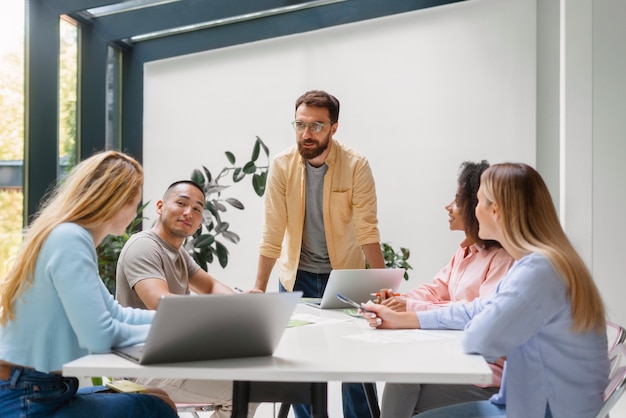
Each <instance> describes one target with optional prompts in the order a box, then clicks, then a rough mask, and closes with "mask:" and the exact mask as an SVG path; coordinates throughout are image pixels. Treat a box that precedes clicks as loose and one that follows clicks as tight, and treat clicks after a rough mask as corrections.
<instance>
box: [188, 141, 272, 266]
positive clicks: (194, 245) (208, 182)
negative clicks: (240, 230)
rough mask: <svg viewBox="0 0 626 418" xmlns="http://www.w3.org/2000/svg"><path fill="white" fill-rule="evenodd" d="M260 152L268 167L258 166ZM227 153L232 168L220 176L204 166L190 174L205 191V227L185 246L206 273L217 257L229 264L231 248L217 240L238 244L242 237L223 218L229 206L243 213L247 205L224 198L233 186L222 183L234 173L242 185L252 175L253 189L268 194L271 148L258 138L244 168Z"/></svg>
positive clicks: (225, 168) (235, 178) (233, 175)
mask: <svg viewBox="0 0 626 418" xmlns="http://www.w3.org/2000/svg"><path fill="white" fill-rule="evenodd" d="M261 151H263V154H265V159H266V161H267V162H266V164H265V165H258V163H257V161H258V159H259V156H260V154H261ZM225 154H226V159H227V160H228V162H229V164H230V166H227V167H224V168H223V169H222V171H220V173H219V175H218V176H217V177H213V175H212V174H211V171H210V170H209V169H208V168H206V167H204V166H202V170H199V169H194V170H193V172H192V173H191V180H192V181H194V182H196V183H197V184H199V185H200V187H202V189H203V190H204V194H205V195H206V202H205V205H204V208H205V211H204V216H203V221H202V225H201V227H200V229H198V231H196V233H195V234H194V235H193V236H191V237H189V238H187V240H186V241H185V244H184V246H185V249H187V251H188V252H189V254H190V255H191V256H192V257H193V258H194V260H196V262H197V263H198V264H199V265H200V267H202V268H203V269H204V270H205V271H206V270H207V269H208V265H209V264H211V263H212V262H213V261H214V260H215V257H217V260H218V261H219V263H220V266H222V267H226V265H227V264H228V249H227V248H226V246H225V245H224V244H223V243H222V242H221V241H219V240H218V237H220V236H221V238H223V239H225V240H227V241H230V242H232V243H233V244H238V243H239V235H238V234H237V233H235V232H233V231H231V230H230V224H229V223H228V222H226V221H225V220H224V219H223V216H222V215H223V213H224V212H226V211H227V208H228V206H230V207H232V208H235V209H239V210H243V209H244V205H243V203H241V201H240V200H239V199H236V198H234V197H226V198H224V197H222V193H223V192H224V191H225V190H226V189H228V188H229V187H230V185H224V184H221V183H220V181H221V180H222V179H224V178H225V177H226V176H228V174H229V173H231V172H232V176H231V180H232V182H233V183H239V182H240V181H242V180H243V179H244V178H245V177H246V176H248V175H250V176H252V188H253V189H254V191H255V193H256V194H257V195H258V196H263V194H264V193H265V183H266V182H267V171H268V169H269V149H268V148H267V146H266V145H265V144H264V143H263V141H262V140H261V138H259V137H258V136H257V137H256V141H255V142H254V146H253V148H252V155H251V156H250V160H249V161H248V162H246V163H245V164H243V165H241V166H238V165H237V159H236V158H235V155H234V154H233V153H232V152H230V151H226V153H225ZM227 205H228V206H227Z"/></svg>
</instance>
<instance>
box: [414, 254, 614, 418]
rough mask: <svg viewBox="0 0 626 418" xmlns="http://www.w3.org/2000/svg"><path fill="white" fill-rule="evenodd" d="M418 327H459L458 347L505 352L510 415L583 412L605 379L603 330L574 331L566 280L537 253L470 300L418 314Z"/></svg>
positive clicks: (488, 355)
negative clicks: (488, 292) (461, 331)
mask: <svg viewBox="0 0 626 418" xmlns="http://www.w3.org/2000/svg"><path fill="white" fill-rule="evenodd" d="M417 316H418V319H419V321H420V324H421V326H422V328H424V329H441V328H449V329H463V328H464V329H465V332H464V336H463V341H462V342H463V348H464V350H465V352H467V353H474V354H481V355H483V356H484V357H485V359H487V360H488V361H494V360H496V359H497V358H499V357H502V356H506V358H507V364H506V377H505V381H506V386H505V385H503V387H506V393H505V394H504V395H506V413H507V417H509V418H544V417H545V414H546V409H547V407H548V405H549V407H550V410H551V412H552V415H553V416H554V417H567V418H578V417H580V418H588V417H592V416H594V415H595V414H596V412H597V411H598V410H599V409H600V406H601V403H602V392H603V391H604V388H605V387H606V385H607V384H608V374H609V360H608V352H607V350H608V347H607V338H606V333H605V332H596V331H590V332H584V333H579V332H572V331H571V327H572V316H571V305H570V301H569V297H568V295H567V289H566V285H565V282H564V281H563V280H562V279H561V277H560V276H559V274H558V273H557V272H556V270H555V269H554V267H552V265H551V264H550V262H549V261H548V260H547V259H546V258H545V257H544V256H542V255H540V254H530V255H527V256H525V257H522V258H521V259H519V260H518V261H516V262H515V263H514V264H513V266H512V267H511V269H510V270H509V272H508V273H507V275H506V276H505V278H503V279H502V280H501V281H500V283H499V284H498V287H497V289H496V292H495V293H494V294H493V295H491V296H490V297H487V298H478V299H475V300H474V301H473V302H472V303H468V304H454V305H451V306H449V307H447V308H441V309H436V310H432V311H424V312H418V313H417Z"/></svg>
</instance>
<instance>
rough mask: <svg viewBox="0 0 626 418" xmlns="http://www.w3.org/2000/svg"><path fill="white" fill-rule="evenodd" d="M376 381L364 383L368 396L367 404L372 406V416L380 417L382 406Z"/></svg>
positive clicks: (366, 395) (374, 417) (373, 417)
mask: <svg viewBox="0 0 626 418" xmlns="http://www.w3.org/2000/svg"><path fill="white" fill-rule="evenodd" d="M374 385H375V383H363V389H364V390H365V397H366V398H367V406H369V408H370V415H371V416H372V418H380V407H379V406H378V397H377V396H376V391H375V390H374Z"/></svg>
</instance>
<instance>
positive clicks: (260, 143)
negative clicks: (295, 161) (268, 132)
mask: <svg viewBox="0 0 626 418" xmlns="http://www.w3.org/2000/svg"><path fill="white" fill-rule="evenodd" d="M256 142H257V144H259V145H261V147H262V148H263V151H264V152H265V155H266V156H267V157H269V156H270V150H269V148H267V146H266V145H265V143H264V142H263V141H262V140H261V138H259V136H257V137H256Z"/></svg>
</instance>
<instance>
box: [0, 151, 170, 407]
mask: <svg viewBox="0 0 626 418" xmlns="http://www.w3.org/2000/svg"><path fill="white" fill-rule="evenodd" d="M142 186H143V169H142V168H141V166H140V165H139V163H138V162H137V161H135V160H134V159H133V158H131V157H129V156H127V155H125V154H123V153H120V152H116V151H108V152H102V153H98V154H95V155H93V156H91V157H90V158H87V159H86V160H84V161H83V162H81V163H79V164H78V165H77V166H76V167H75V168H74V169H73V170H72V171H71V172H70V174H69V175H68V177H67V178H66V179H65V180H64V181H63V182H62V184H61V185H60V186H58V187H57V188H56V189H55V191H54V192H53V193H52V194H51V195H50V196H49V197H48V199H47V200H46V203H45V204H44V205H43V206H42V209H41V210H40V212H39V213H38V215H37V217H36V219H35V220H34V221H33V222H32V224H31V226H30V227H29V228H28V230H27V232H26V234H25V237H24V241H23V244H22V246H21V248H20V251H19V252H18V254H17V256H16V258H15V260H14V261H13V264H12V266H11V268H10V270H9V273H8V275H7V276H6V277H4V278H2V280H1V281H0V410H2V416H3V417H7V418H13V417H44V416H46V417H47V416H54V417H77V416H85V417H86V416H89V417H112V416H114V417H144V416H145V417H164V418H166V417H167V418H170V417H172V418H173V417H177V416H178V415H177V413H176V411H175V406H174V404H173V403H172V402H171V400H170V399H169V398H168V397H167V395H165V393H164V392H163V391H159V390H152V389H149V390H148V393H149V394H136V393H135V394H128V393H117V394H111V393H107V392H108V391H107V390H106V388H104V387H93V388H84V389H78V381H77V379H76V378H72V377H63V376H62V375H61V373H60V370H61V368H62V366H63V364H64V363H67V362H69V361H71V360H74V359H76V358H79V357H81V356H84V355H86V354H89V353H106V352H109V351H110V350H111V347H114V346H123V345H133V344H137V343H141V342H143V341H144V340H145V338H146V336H147V333H148V329H149V327H150V324H151V322H152V318H153V316H154V312H151V311H143V310H138V309H131V308H123V307H121V306H120V305H119V304H118V303H117V302H116V301H115V300H114V299H113V296H112V295H111V294H110V293H109V292H108V290H107V289H106V287H105V286H104V284H103V283H102V280H101V279H100V277H99V275H98V260H97V256H96V247H97V246H98V244H99V243H100V242H101V241H102V240H103V239H104V237H106V236H107V235H109V234H116V235H120V234H123V233H124V232H125V229H126V227H127V226H128V224H129V223H130V222H131V221H132V220H133V219H134V217H135V214H136V210H137V205H138V203H139V201H140V199H141V189H142Z"/></svg>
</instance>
